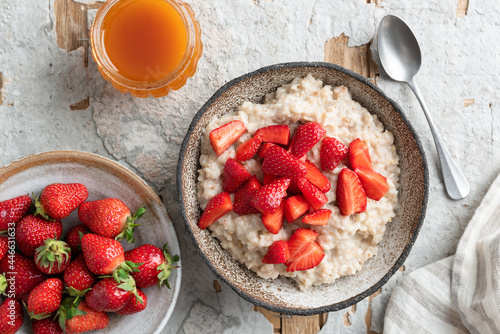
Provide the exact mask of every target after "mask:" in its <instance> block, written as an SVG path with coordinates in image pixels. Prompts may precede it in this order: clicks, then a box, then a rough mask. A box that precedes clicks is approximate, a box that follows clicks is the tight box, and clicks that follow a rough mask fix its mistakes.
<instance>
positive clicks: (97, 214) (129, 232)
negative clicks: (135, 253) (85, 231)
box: [78, 198, 146, 243]
mask: <svg viewBox="0 0 500 334" xmlns="http://www.w3.org/2000/svg"><path fill="white" fill-rule="evenodd" d="M144 212H146V210H145V209H144V207H141V208H139V209H138V210H137V211H136V212H135V213H134V214H133V215H132V214H131V212H130V209H129V208H128V207H127V206H126V205H125V203H123V202H122V201H121V200H119V199H116V198H106V199H101V200H98V201H93V202H85V203H82V205H80V207H79V208H78V218H79V219H80V221H81V222H82V223H83V224H84V225H86V226H87V227H88V228H89V229H90V230H91V231H92V232H93V233H95V234H99V235H101V236H103V237H108V238H116V239H117V240H120V239H123V238H126V239H127V241H128V242H129V243H134V241H135V239H134V237H133V233H134V228H135V227H136V226H139V224H136V223H135V221H136V220H137V219H138V218H140V217H141V216H142V215H143V214H144Z"/></svg>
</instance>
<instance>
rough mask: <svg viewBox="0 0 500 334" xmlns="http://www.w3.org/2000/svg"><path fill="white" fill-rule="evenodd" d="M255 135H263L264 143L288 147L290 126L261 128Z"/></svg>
mask: <svg viewBox="0 0 500 334" xmlns="http://www.w3.org/2000/svg"><path fill="white" fill-rule="evenodd" d="M255 134H262V141H263V142H266V143H275V144H280V145H288V141H289V140H290V127H289V126H288V125H270V126H266V127H265V128H260V129H259V130H257V132H255Z"/></svg>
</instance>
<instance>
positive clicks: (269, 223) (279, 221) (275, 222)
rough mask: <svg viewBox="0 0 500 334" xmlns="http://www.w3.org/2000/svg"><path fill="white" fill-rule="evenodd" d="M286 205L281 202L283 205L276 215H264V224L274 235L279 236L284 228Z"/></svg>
mask: <svg viewBox="0 0 500 334" xmlns="http://www.w3.org/2000/svg"><path fill="white" fill-rule="evenodd" d="M284 209H285V203H284V202H281V205H280V206H279V207H278V210H276V211H275V212H274V213H271V214H269V215H267V214H265V213H263V214H262V224H264V226H265V227H266V229H267V230H268V231H269V232H271V233H272V234H278V232H279V231H280V230H281V228H282V227H283V218H284V215H283V213H284V211H285V210H284Z"/></svg>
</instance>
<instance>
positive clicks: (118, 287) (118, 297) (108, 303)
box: [85, 277, 142, 312]
mask: <svg viewBox="0 0 500 334" xmlns="http://www.w3.org/2000/svg"><path fill="white" fill-rule="evenodd" d="M125 285H127V286H125ZM134 294H136V295H137V288H136V287H135V283H134V282H133V279H132V280H131V282H129V283H122V284H120V283H117V282H116V281H115V279H114V278H112V277H108V278H104V279H102V280H101V281H99V282H97V283H96V284H95V285H94V286H93V287H92V290H90V291H89V292H87V294H86V295H85V303H86V304H87V306H88V307H89V308H91V309H92V310H94V311H98V312H99V311H104V312H116V311H119V310H121V309H122V308H123V307H124V306H125V305H126V304H127V303H128V302H129V300H130V299H131V298H133V296H134ZM133 299H135V298H133ZM137 299H138V301H139V302H141V303H142V299H141V298H140V297H138V298H137Z"/></svg>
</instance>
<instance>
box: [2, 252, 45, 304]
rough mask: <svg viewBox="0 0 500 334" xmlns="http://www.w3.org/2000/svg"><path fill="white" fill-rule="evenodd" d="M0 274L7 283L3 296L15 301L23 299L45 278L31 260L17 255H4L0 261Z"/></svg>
mask: <svg viewBox="0 0 500 334" xmlns="http://www.w3.org/2000/svg"><path fill="white" fill-rule="evenodd" d="M0 273H3V274H5V277H6V278H7V281H8V282H9V286H8V288H7V290H6V291H5V294H6V295H7V296H8V297H9V298H15V299H19V298H23V297H24V296H25V295H27V294H28V293H30V292H31V290H33V289H34V288H35V287H36V286H37V285H38V284H40V283H41V282H42V281H43V280H45V278H46V276H45V274H43V273H42V272H41V271H40V270H38V268H37V267H36V264H35V262H34V261H33V260H32V259H28V258H27V257H25V256H23V255H21V254H19V253H14V254H12V255H10V254H9V255H6V256H5V257H4V258H3V259H2V261H0Z"/></svg>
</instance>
